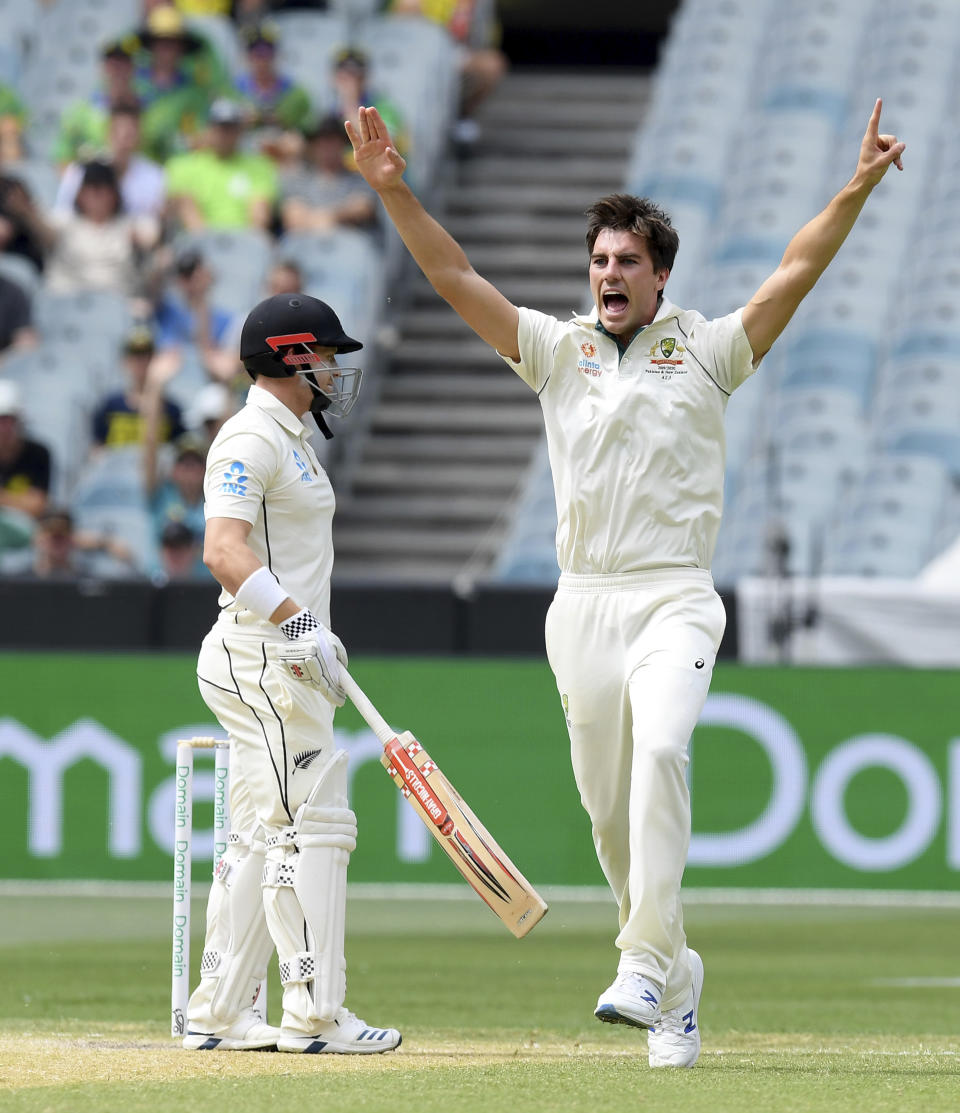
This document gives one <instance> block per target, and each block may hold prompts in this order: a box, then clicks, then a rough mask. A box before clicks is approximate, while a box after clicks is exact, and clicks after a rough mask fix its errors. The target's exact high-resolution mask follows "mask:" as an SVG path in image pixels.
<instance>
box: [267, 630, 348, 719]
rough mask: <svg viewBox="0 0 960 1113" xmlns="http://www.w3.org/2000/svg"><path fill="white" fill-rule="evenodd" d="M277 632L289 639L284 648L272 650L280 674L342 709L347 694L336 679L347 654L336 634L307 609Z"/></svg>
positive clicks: (338, 677)
mask: <svg viewBox="0 0 960 1113" xmlns="http://www.w3.org/2000/svg"><path fill="white" fill-rule="evenodd" d="M280 629H281V631H282V632H283V634H284V636H285V637H287V638H288V639H289V644H288V645H281V646H279V647H278V648H277V650H276V659H277V662H278V664H279V665H280V666H281V668H282V669H283V671H284V672H285V673H287V674H288V675H289V676H291V677H292V678H293V679H294V680H298V681H300V682H301V683H304V684H310V685H312V686H313V687H314V688H319V689H320V691H321V693H322V694H323V696H324V698H325V699H328V700H329V701H330V702H331V703H332V704H333V705H334V706H335V707H343V705H344V703H345V702H346V698H347V693H346V692H345V691H344V688H343V683H342V681H341V679H340V666H341V665H343V667H344V668H346V667H347V651H346V650H345V649H344V648H343V643H342V642H341V641H340V639H339V638H338V637H337V635H336V634H334V633H333V631H332V630H328V629H327V628H326V626H324V625H323V624H322V623H320V622H318V621H317V620H316V618H314V616H313V615H312V614H311V613H310V611H308V610H302V611H300V612H299V613H297V614H295V615H293V617H292V618H288V619H287V620H286V621H285V622H281V623H280Z"/></svg>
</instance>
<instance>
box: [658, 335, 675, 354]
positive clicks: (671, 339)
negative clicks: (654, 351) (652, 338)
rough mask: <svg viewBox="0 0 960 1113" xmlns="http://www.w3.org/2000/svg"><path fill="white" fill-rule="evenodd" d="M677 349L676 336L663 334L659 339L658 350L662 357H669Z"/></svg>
mask: <svg viewBox="0 0 960 1113" xmlns="http://www.w3.org/2000/svg"><path fill="white" fill-rule="evenodd" d="M676 349H677V338H676V337H675V336H665V337H664V338H663V340H661V341H660V351H661V352H662V353H663V357H664V359H669V358H670V357H671V356H672V355H673V353H674V352H675V351H676Z"/></svg>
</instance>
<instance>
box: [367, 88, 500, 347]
mask: <svg viewBox="0 0 960 1113" xmlns="http://www.w3.org/2000/svg"><path fill="white" fill-rule="evenodd" d="M346 128H347V135H348V136H349V137H350V142H351V143H352V144H353V151H354V157H355V158H356V162H357V169H358V170H359V171H360V173H361V174H362V175H363V176H364V178H365V179H366V180H367V183H368V184H369V185H370V187H371V188H372V189H374V190H376V192H377V193H378V194H379V196H380V200H381V201H382V202H383V207H384V208H385V209H386V211H387V215H388V216H389V217H390V219H391V220H392V221H393V223H394V225H395V227H396V229H397V231H398V232H399V233H400V238H401V239H402V240H403V242H404V243H405V244H406V246H407V250H408V251H409V252H410V254H411V255H412V256H413V257H414V259H416V261H417V264H418V266H419V267H420V269H421V270H422V271H423V273H424V274H425V275H426V276H427V279H428V281H429V282H430V285H431V286H432V287H433V288H434V290H436V291H437V293H438V294H439V295H440V296H441V297H442V298H443V299H444V300H445V301H448V302H449V303H450V305H451V306H453V308H454V309H455V310H456V312H457V313H458V314H459V315H460V316H461V317H462V318H463V320H464V321H466V323H467V324H468V325H469V326H470V327H471V328H472V329H473V331H474V332H475V333H476V334H477V335H478V336H479V337H481V339H483V340H485V341H486V342H487V343H488V344H490V345H491V346H492V347H494V348H495V349H496V350H497V351H498V352H500V353H502V354H503V355H505V356H510V358H511V359H513V360H519V359H520V347H519V341H518V326H519V322H520V315H519V313H518V312H517V307H516V306H515V305H512V304H511V303H510V302H509V301H508V300H507V299H506V298H505V297H504V296H503V294H501V293H500V291H499V290H498V289H497V288H496V287H495V286H493V285H491V283H489V282H488V281H487V280H486V279H485V278H482V277H481V276H480V275H479V274H477V272H476V271H475V270H474V269H473V267H472V266H471V265H470V261H469V260H468V259H467V257H466V255H465V254H464V252H463V249H462V248H461V247H460V245H459V244H458V243H457V241H456V240H455V239H454V238H453V237H452V236H451V235H450V234H449V233H448V232H447V231H446V230H445V229H444V228H443V227H442V226H441V225H440V224H438V223H437V221H436V220H434V219H433V217H432V216H430V214H429V213H428V212H427V211H426V209H424V207H423V206H422V205H421V204H420V202H419V201H418V200H417V198H416V197H415V196H414V194H413V192H412V191H411V190H410V188H409V187H408V186H407V184H406V182H404V180H403V171H404V168H405V167H406V165H407V164H406V161H405V160H404V159H403V158H402V157H401V155H400V154H399V152H398V151H397V149H396V147H395V146H394V144H393V140H392V139H391V138H390V133H389V132H388V131H387V128H386V126H385V125H384V122H383V120H382V119H381V118H380V114H379V112H377V110H376V109H375V108H361V109H360V115H359V119H358V120H357V123H356V124H354V123H352V122H351V121H349V120H348V121H347V124H346Z"/></svg>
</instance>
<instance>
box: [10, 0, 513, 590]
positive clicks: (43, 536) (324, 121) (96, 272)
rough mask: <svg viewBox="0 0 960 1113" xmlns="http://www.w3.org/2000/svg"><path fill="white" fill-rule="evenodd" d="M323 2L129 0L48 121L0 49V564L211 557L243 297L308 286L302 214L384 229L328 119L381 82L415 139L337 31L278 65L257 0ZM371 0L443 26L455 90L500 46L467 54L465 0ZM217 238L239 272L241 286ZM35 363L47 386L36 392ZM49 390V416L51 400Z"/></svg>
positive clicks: (313, 230) (164, 574)
mask: <svg viewBox="0 0 960 1113" xmlns="http://www.w3.org/2000/svg"><path fill="white" fill-rule="evenodd" d="M66 2H67V0H21V3H22V5H24V6H29V5H31V4H34V5H36V6H37V8H38V9H44V8H54V7H57V6H58V5H59V6H63V5H64V4H65V3H66ZM128 6H129V5H128ZM323 7H324V5H323V4H322V3H317V2H314V3H309V2H304V0H300V2H297V0H286V2H284V0H177V2H170V0H160V2H156V0H142V3H141V5H140V7H139V22H135V23H134V25H132V26H117V27H116V28H115V33H112V34H111V35H110V36H109V37H108V38H107V39H106V41H102V42H99V43H97V44H96V51H97V64H98V80H97V82H96V86H95V87H94V88H93V89H92V90H90V91H89V92H87V93H86V95H83V96H79V97H77V98H76V99H75V100H74V101H73V102H72V103H69V104H66V105H65V106H64V107H63V109H62V110H61V111H60V113H59V120H58V125H57V128H56V134H55V135H54V136H53V141H52V143H51V142H50V140H49V137H47V136H43V137H42V138H40V137H38V134H37V133H36V132H35V131H34V129H33V128H32V126H31V113H32V105H31V102H30V99H29V97H28V96H25V95H24V93H23V90H22V89H20V88H18V87H17V83H16V81H15V80H14V79H13V76H12V72H13V71H12V70H11V69H10V68H9V67H8V68H7V69H4V67H3V66H2V65H0V575H2V576H14V575H22V576H34V577H48V576H68V575H85V574H105V575H120V576H122V575H148V576H152V577H153V578H155V579H156V580H157V581H158V582H164V581H165V580H168V579H174V580H179V579H206V578H208V573H207V572H206V570H205V569H204V567H203V564H202V560H201V554H202V537H203V528H204V519H203V493H202V480H203V470H204V461H205V456H206V450H207V448H208V447H209V444H210V441H211V439H212V437H213V435H215V433H216V430H217V428H219V425H220V423H222V421H223V420H225V419H226V418H227V417H228V416H229V415H230V414H231V413H232V412H234V410H235V409H236V408H237V407H238V406H239V405H241V404H242V401H243V395H244V393H245V389H246V386H247V385H248V380H246V378H245V377H244V374H243V371H242V367H241V366H240V364H239V362H238V358H237V347H238V344H237V341H238V335H239V327H240V323H241V322H242V318H243V315H244V314H245V312H246V310H247V309H248V308H249V306H250V304H252V302H253V301H254V300H256V298H257V297H264V296H267V294H269V293H274V292H280V291H287V290H289V291H291V292H292V291H296V290H299V289H301V288H303V284H304V281H305V277H304V267H303V263H302V260H301V259H299V258H298V257H297V255H296V250H295V249H296V245H297V244H299V243H302V242H303V237H304V236H307V237H315V238H318V239H322V238H323V237H327V236H330V235H332V234H334V233H335V232H336V231H337V230H339V229H348V230H350V233H351V234H353V235H357V236H361V237H363V238H364V239H365V240H367V241H368V242H369V243H370V244H372V245H374V247H375V249H376V250H378V251H379V250H382V245H383V231H382V229H381V227H380V224H379V216H378V208H377V206H376V205H375V203H374V202H375V198H374V195H373V193H372V191H371V190H370V189H369V188H368V187H367V185H366V183H365V182H364V181H363V179H362V178H361V177H360V175H359V174H357V172H356V170H355V168H354V166H353V165H352V152H351V149H350V145H349V143H348V142H347V140H346V135H345V132H344V129H343V120H344V119H346V118H347V117H352V116H355V115H356V111H357V106H358V105H359V104H376V105H377V106H378V108H379V109H380V111H381V114H382V115H383V116H384V118H385V119H387V120H388V121H389V122H390V126H391V128H392V130H393V132H394V134H395V135H397V136H399V137H400V142H401V143H404V144H407V143H409V138H408V136H409V131H408V128H407V121H405V120H404V118H403V114H402V113H401V111H400V110H399V108H398V107H397V106H396V104H394V103H393V102H392V101H391V99H390V97H388V96H387V95H386V94H385V93H384V92H383V91H382V90H380V89H377V88H376V87H375V86H374V85H373V84H372V83H371V74H370V60H369V58H368V56H367V55H366V54H365V52H364V51H363V50H362V49H361V48H360V47H359V46H358V45H356V44H355V43H353V42H350V41H345V42H343V43H339V44H330V49H329V51H328V58H329V74H328V81H327V82H326V87H327V90H328V94H327V95H326V96H322V95H318V94H317V92H316V91H314V92H313V93H312V94H311V93H310V92H308V91H307V89H306V88H304V87H303V85H301V84H300V83H299V82H298V81H297V80H296V79H295V78H294V77H293V76H291V74H290V73H288V72H286V70H285V69H284V66H283V65H282V64H281V61H280V59H281V58H282V51H281V46H282V41H281V34H280V31H279V29H278V27H277V25H276V24H275V23H273V22H272V21H271V20H272V17H274V16H275V15H277V14H279V13H280V12H285V11H287V10H290V9H307V10H313V11H317V10H319V9H322V8H323ZM469 7H470V5H469V4H468V5H466V8H469ZM383 10H384V12H394V13H395V14H404V15H413V16H415V17H417V18H420V19H422V20H425V21H426V20H428V21H432V22H439V23H441V24H443V25H444V26H445V27H447V29H448V30H449V31H450V34H451V36H453V38H454V39H455V40H456V41H457V46H456V50H457V51H458V52H464V59H465V60H464V61H463V63H462V65H463V73H464V75H465V76H464V83H465V84H464V100H463V104H464V105H466V106H467V109H466V110H467V111H472V107H471V106H472V104H473V103H474V101H475V99H476V96H477V93H478V90H481V91H482V89H483V88H486V87H488V86H489V85H490V83H491V82H492V81H495V79H496V77H495V72H494V71H495V70H496V63H495V62H490V61H489V60H488V61H487V63H486V64H487V66H488V69H486V70H484V69H483V63H482V62H477V63H476V64H475V65H474V66H473V67H472V68H471V66H470V65H469V64H468V63H467V61H466V58H467V55H468V54H471V55H472V52H470V51H468V50H467V47H466V46H465V45H464V41H463V38H464V36H463V34H462V33H461V30H460V28H461V25H462V24H463V12H464V10H465V8H464V5H463V4H457V5H444V4H436V3H434V4H427V3H426V2H424V3H423V4H422V5H421V4H420V3H419V0H408V2H406V3H404V4H394V3H393V2H392V0H388V2H387V3H386V4H384V5H383ZM454 17H456V18H454ZM467 22H468V23H469V19H468V21H467ZM455 27H456V30H455ZM216 29H219V31H220V33H219V34H212V33H211V34H205V33H204V32H205V30H209V31H211V32H212V31H214V30H216ZM225 47H230V48H231V49H225ZM459 56H460V55H459V53H458V58H459ZM325 64H327V63H326V62H325V60H324V58H323V57H322V56H321V57H318V59H317V65H318V66H322V65H325ZM489 67H492V68H489ZM478 68H479V70H480V71H483V74H486V75H487V76H486V77H485V78H481V77H477V76H476V72H475V71H477V70H478ZM484 81H486V82H487V84H486V85H484ZM461 122H462V121H461ZM467 130H468V131H469V130H470V129H469V128H468V129H467ZM454 138H456V137H455V136H454ZM461 138H462V136H461ZM217 236H220V237H222V238H223V239H224V241H225V242H226V241H230V242H234V243H235V244H237V245H239V246H238V247H235V250H234V259H235V262H236V271H237V273H240V272H242V271H244V268H245V267H246V268H247V269H248V270H250V272H251V273H252V274H253V275H254V277H255V278H256V284H255V285H254V286H250V285H249V284H248V286H247V287H246V288H244V293H243V294H241V295H236V289H237V287H236V286H234V287H233V288H232V290H231V284H230V281H229V279H230V278H231V273H230V272H231V271H232V270H233V269H234V264H233V262H232V261H231V260H230V257H229V255H223V254H222V253H220V254H218V253H217V252H215V251H213V250H212V246H211V245H212V243H213V240H212V239H211V237H217ZM288 236H289V237H290V238H291V239H290V243H291V245H292V247H291V250H290V252H289V254H285V241H286V237H288ZM294 237H297V238H296V239H294ZM251 259H253V260H255V262H253V263H251V261H250V260H251ZM224 291H227V295H224V293H223V292H224ZM231 293H232V294H233V295H234V296H229V295H231ZM71 328H72V330H73V331H72V332H71ZM81 348H82V351H81ZM78 364H83V365H84V369H83V371H82V373H81V372H80V371H77V370H75V368H76V365H78ZM60 376H62V377H63V379H62V380H61V379H60V378H59V377H60ZM66 380H70V381H66ZM41 381H42V382H44V383H45V384H47V388H49V387H50V385H51V384H56V383H58V382H60V381H63V382H64V385H63V388H62V390H61V389H58V388H55V389H54V391H53V393H52V394H50V393H48V394H46V395H43V396H42V397H41V392H40V390H39V384H40V383H41ZM45 389H46V388H45ZM84 392H86V397H85V399H84V400H83V401H84V404H83V406H82V411H83V412H82V414H81V415H80V416H79V417H78V416H77V413H75V412H74V413H72V414H68V413H67V411H68V410H69V406H70V402H71V400H72V401H73V402H76V401H77V399H78V397H80V396H81V395H82V394H83V393H84ZM50 398H53V399H54V403H53V409H54V410H55V411H56V412H58V413H61V414H63V415H65V417H64V421H63V422H62V423H61V424H59V425H54V424H51V423H49V422H48V421H47V420H45V413H46V411H47V408H48V405H49V402H48V401H47V400H48V399H50ZM68 428H69V429H73V430H75V434H71V435H70V436H69V437H67V436H66V435H65V434H64V430H65V429H68ZM54 429H55V430H56V431H55V432H54V433H52V432H51V430H54ZM58 457H59V458H58ZM105 508H109V509H112V510H113V511H114V513H113V517H112V518H110V516H109V515H105V514H104V509H105ZM144 521H146V522H149V530H148V531H146V532H144V531H143V530H139V527H137V528H128V527H129V526H130V523H131V522H135V524H136V523H142V522H144ZM114 522H115V523H116V524H114ZM104 523H106V525H104Z"/></svg>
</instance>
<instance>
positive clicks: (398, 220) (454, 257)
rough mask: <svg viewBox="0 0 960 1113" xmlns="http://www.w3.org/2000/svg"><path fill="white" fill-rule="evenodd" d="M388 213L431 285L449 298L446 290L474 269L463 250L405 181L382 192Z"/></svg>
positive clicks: (381, 195) (381, 198) (384, 205)
mask: <svg viewBox="0 0 960 1113" xmlns="http://www.w3.org/2000/svg"><path fill="white" fill-rule="evenodd" d="M379 196H380V200H381V201H382V202H383V207H384V208H385V209H386V210H387V215H388V216H389V217H390V219H391V221H392V222H393V224H394V226H395V228H396V229H397V232H398V233H399V234H400V238H401V239H402V240H403V242H404V244H405V245H406V248H407V250H408V251H409V252H410V254H411V255H412V256H413V257H414V259H415V260H416V262H417V265H418V266H419V267H420V269H421V270H422V271H423V273H424V274H425V275H426V277H427V279H428V280H429V282H430V284H431V285H432V286H433V288H434V289H435V290H436V291H437V293H438V294H440V296H441V297H444V296H446V295H445V293H444V290H445V289H448V288H449V284H450V283H454V282H456V280H457V278H458V277H461V276H463V275H464V274H467V273H469V272H470V271H471V270H472V269H473V268H472V267H471V266H470V261H469V259H468V258H467V256H466V254H465V253H464V251H463V248H461V247H460V245H459V244H458V243H457V241H456V240H455V239H454V238H453V236H451V235H450V233H449V232H447V230H446V229H445V228H443V227H442V226H441V225H440V224H439V223H438V222H437V221H436V220H434V219H433V217H432V216H431V215H430V214H429V213H428V212H427V210H426V209H425V208H424V207H423V205H421V204H420V202H419V201H418V200H417V198H416V196H415V195H414V193H413V191H412V190H411V189H410V187H409V186H408V185H407V184H406V183H405V182H400V183H399V184H398V185H396V186H392V187H391V188H390V189H385V190H382V191H380V194H379Z"/></svg>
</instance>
